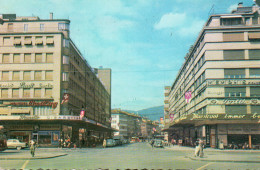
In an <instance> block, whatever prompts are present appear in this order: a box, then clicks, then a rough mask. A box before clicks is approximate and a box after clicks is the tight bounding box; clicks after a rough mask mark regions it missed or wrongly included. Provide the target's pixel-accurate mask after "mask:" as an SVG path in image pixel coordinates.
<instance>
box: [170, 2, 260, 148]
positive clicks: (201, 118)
mask: <svg viewBox="0 0 260 170" xmlns="http://www.w3.org/2000/svg"><path fill="white" fill-rule="evenodd" d="M259 14H260V11H259V7H258V6H256V5H253V6H251V7H243V4H241V3H240V4H239V6H238V8H237V9H236V10H234V11H233V12H232V13H230V14H218V15H217V14H214V15H211V16H210V17H209V19H208V21H207V22H206V24H205V26H204V27H203V29H202V30H201V32H200V34H199V36H198V38H197V40H196V42H195V43H194V45H193V46H192V48H191V50H190V52H189V53H188V54H187V55H186V57H185V62H184V64H183V65H182V67H181V69H180V70H179V73H178V75H177V78H176V80H175V81H174V83H173V84H172V86H171V87H170V88H168V87H166V89H165V90H166V91H165V121H166V123H167V125H166V127H165V130H166V131H168V135H169V138H174V139H176V140H177V141H180V142H182V143H183V144H184V145H192V144H193V143H194V141H195V140H196V139H197V138H201V139H203V140H204V141H205V144H206V145H207V146H210V147H218V144H219V143H220V142H223V143H224V146H225V147H231V146H232V144H233V146H235V145H237V146H238V147H240V148H242V147H243V145H244V144H245V143H247V144H249V147H250V148H257V147H259V145H260V124H259V121H260V120H259V118H260V99H259V97H260V17H259Z"/></svg>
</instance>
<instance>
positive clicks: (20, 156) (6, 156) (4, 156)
mask: <svg viewBox="0 0 260 170" xmlns="http://www.w3.org/2000/svg"><path fill="white" fill-rule="evenodd" d="M66 155H68V154H67V153H64V151H62V150H61V149H59V148H47V149H46V148H37V149H36V150H35V156H34V157H32V156H31V153H30V150H29V149H22V150H19V151H18V150H16V149H13V150H11V149H7V150H5V151H2V152H0V160H26V159H30V160H33V159H49V158H56V157H61V156H66Z"/></svg>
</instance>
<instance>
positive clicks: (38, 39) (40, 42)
mask: <svg viewBox="0 0 260 170" xmlns="http://www.w3.org/2000/svg"><path fill="white" fill-rule="evenodd" d="M35 45H43V39H42V36H36V37H35Z"/></svg>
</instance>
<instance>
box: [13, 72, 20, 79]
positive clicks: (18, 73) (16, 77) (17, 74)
mask: <svg viewBox="0 0 260 170" xmlns="http://www.w3.org/2000/svg"><path fill="white" fill-rule="evenodd" d="M13 80H20V71H13Z"/></svg>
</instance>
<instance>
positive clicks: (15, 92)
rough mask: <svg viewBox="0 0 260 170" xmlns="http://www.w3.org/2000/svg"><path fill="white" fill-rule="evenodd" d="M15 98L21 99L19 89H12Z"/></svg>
mask: <svg viewBox="0 0 260 170" xmlns="http://www.w3.org/2000/svg"><path fill="white" fill-rule="evenodd" d="M12 93H13V98H19V89H12Z"/></svg>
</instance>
